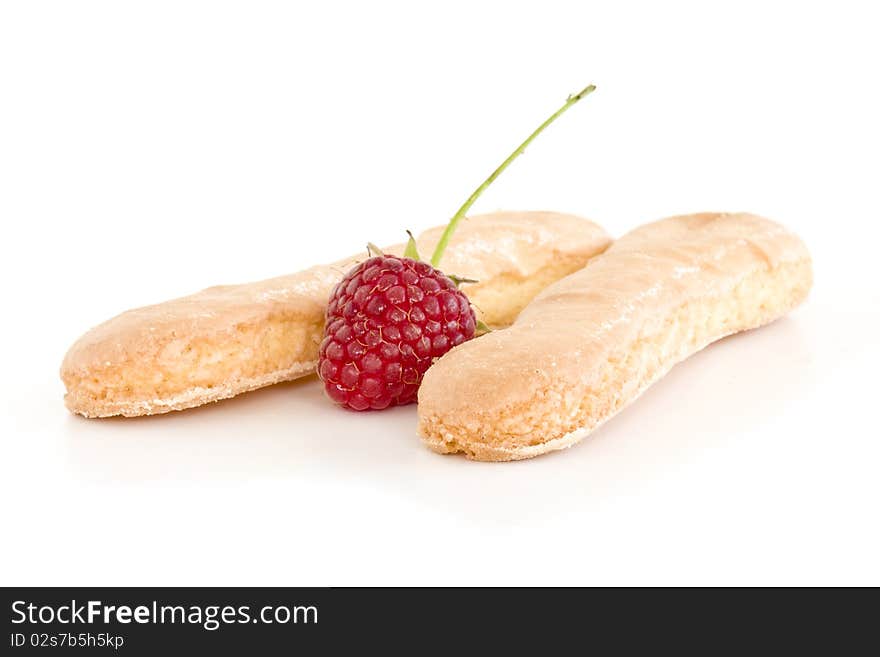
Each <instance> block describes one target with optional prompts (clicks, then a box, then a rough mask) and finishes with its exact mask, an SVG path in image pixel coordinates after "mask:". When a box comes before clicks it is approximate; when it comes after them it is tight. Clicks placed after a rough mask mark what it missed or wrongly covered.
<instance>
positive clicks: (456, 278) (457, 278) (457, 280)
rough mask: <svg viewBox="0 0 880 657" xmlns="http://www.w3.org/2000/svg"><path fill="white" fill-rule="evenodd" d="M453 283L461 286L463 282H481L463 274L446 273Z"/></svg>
mask: <svg viewBox="0 0 880 657" xmlns="http://www.w3.org/2000/svg"><path fill="white" fill-rule="evenodd" d="M446 275H447V276H448V277H449V278H450V279H451V280H452V282H453V283H455V287H461V284H462V283H479V282H480V281H478V280H476V279H473V278H463V277H461V276H456V275H455V274H446Z"/></svg>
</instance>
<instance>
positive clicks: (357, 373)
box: [318, 85, 596, 411]
mask: <svg viewBox="0 0 880 657" xmlns="http://www.w3.org/2000/svg"><path fill="white" fill-rule="evenodd" d="M595 88H596V87H595V86H594V85H589V86H588V87H586V88H585V89H583V90H582V91H580V92H579V93H577V94H573V95H571V96H569V97H568V99H567V100H566V102H565V104H564V105H563V106H562V107H561V108H560V109H558V110H557V111H556V112H555V113H554V114H552V115H551V116H550V118H548V119H547V120H546V121H544V123H542V124H541V125H540V126H538V128H537V130H535V131H534V132H533V133H532V134H531V135H529V136H528V137H527V138H526V140H525V141H524V142H523V143H522V144H520V145H519V146H518V147H517V148H516V150H514V151H513V153H511V154H510V155H509V156H508V157H507V159H506V160H504V162H502V163H501V165H500V166H499V167H498V168H497V169H495V171H493V172H492V174H491V175H490V176H489V177H488V178H487V179H486V180H485V181H483V184H481V185H480V186H479V187H477V189H476V190H474V192H473V193H472V194H471V195H470V196H469V197H468V199H467V201H465V202H464V204H463V205H462V206H461V207H460V208H459V209H458V212H456V213H455V215H454V216H453V217H452V219H450V221H449V224H448V225H447V226H446V229H445V230H444V231H443V234H442V235H441V236H440V240H439V241H438V242H437V246H436V247H435V248H434V253H433V254H432V255H431V261H430V263H428V262H423V261H422V259H421V258H420V257H419V254H418V250H417V248H416V243H415V240H414V239H413V237H412V234H410V236H409V243H408V244H407V247H406V250H405V251H404V253H403V257H398V256H392V255H385V254H383V253H382V252H381V251H379V249H377V248H375V247H373V246H372V245H370V246H369V248H370V252H371V253H377V254H378V255H376V256H374V257H370V258H369V259H367V260H365V261H364V262H362V263H360V264H358V265H356V266H355V267H354V268H353V269H352V270H351V271H349V272H348V273H347V274H346V275H345V278H343V279H342V281H340V282H339V284H337V285H336V287H335V288H333V292H331V293H330V301H329V304H328V306H327V315H326V324H325V326H324V339H323V340H322V341H321V350H320V354H319V356H318V376H319V377H321V380H322V381H323V382H324V390H325V391H326V392H327V396H328V397H330V399H332V400H333V401H334V402H336V403H337V404H340V405H342V406H346V407H348V408H351V409H353V410H356V411H366V410H369V409H373V410H381V409H383V408H388V407H389V406H398V405H402V404H409V403H411V402H414V401H415V400H416V396H417V394H418V390H419V385H420V384H421V382H422V376H424V374H425V372H426V371H427V369H428V368H429V367H430V366H431V363H433V362H434V359H436V358H439V357H440V356H442V355H443V354H445V353H446V352H447V351H449V350H450V349H452V348H453V347H455V346H457V345H459V344H461V343H462V342H464V341H465V340H470V339H471V338H473V337H474V334H475V331H476V329H477V328H479V329H480V330H481V331H485V330H488V328H487V327H485V326H483V325H482V324H481V323H479V322H478V321H477V318H476V316H475V315H474V310H473V308H471V304H470V302H469V301H468V298H467V297H466V296H465V295H464V293H463V292H462V291H461V290H459V289H458V284H459V283H464V282H467V283H476V282H477V281H472V280H468V279H463V278H458V277H454V276H453V277H450V276H447V275H446V274H444V273H443V272H442V271H440V270H439V269H437V267H439V265H440V260H441V259H442V258H443V253H444V252H445V251H446V247H447V246H448V245H449V240H450V238H451V237H452V234H453V233H454V232H455V229H456V227H457V226H458V224H459V223H460V222H461V220H462V219H464V217H465V214H466V213H467V211H468V210H470V208H471V206H472V205H473V204H474V202H475V201H476V200H477V198H479V196H480V194H482V193H483V192H484V191H485V189H486V188H487V187H488V186H489V185H491V184H492V182H493V181H494V180H495V179H496V178H497V177H498V176H499V175H501V173H502V172H503V171H504V170H505V169H506V168H507V167H508V166H509V165H510V163H511V162H513V160H515V159H516V158H517V157H519V156H520V155H521V154H522V152H523V151H524V150H525V149H526V146H528V145H529V144H530V143H531V142H532V140H533V139H534V138H535V137H537V136H538V135H539V134H541V132H542V131H543V130H544V128H546V127H547V126H548V125H550V124H551V123H553V121H555V120H556V119H557V118H559V117H560V116H562V114H563V113H564V112H565V111H566V110H567V109H568V108H569V107H571V106H572V105H574V104H575V103H576V102H578V101H579V100H580V99H581V98H583V97H584V96H586V95H588V94H590V93H592V92H593V91H594V90H595Z"/></svg>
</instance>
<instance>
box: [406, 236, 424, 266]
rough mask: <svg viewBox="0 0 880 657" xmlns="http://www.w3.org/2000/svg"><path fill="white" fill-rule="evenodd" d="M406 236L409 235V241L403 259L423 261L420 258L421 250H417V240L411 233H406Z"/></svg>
mask: <svg viewBox="0 0 880 657" xmlns="http://www.w3.org/2000/svg"><path fill="white" fill-rule="evenodd" d="M406 234H407V235H409V240H408V241H407V243H406V250H405V251H404V252H403V257H404V258H410V259H412V260H421V258H420V257H419V250H418V249H417V248H416V238H415V237H413V234H412V233H411V232H409V231H406Z"/></svg>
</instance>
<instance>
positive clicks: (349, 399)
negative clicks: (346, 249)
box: [318, 255, 476, 411]
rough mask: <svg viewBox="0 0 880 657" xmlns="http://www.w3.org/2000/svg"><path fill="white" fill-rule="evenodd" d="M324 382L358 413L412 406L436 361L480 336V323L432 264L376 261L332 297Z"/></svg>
mask: <svg viewBox="0 0 880 657" xmlns="http://www.w3.org/2000/svg"><path fill="white" fill-rule="evenodd" d="M326 320H327V322H326V326H325V329H324V339H323V341H322V342H321V353H320V356H319V360H318V376H320V377H321V380H322V381H323V382H324V389H325V390H326V391H327V395H328V396H329V397H330V399H332V400H333V401H335V402H336V403H338V404H341V405H342V406H347V407H348V408H351V409H354V410H356V411H365V410H367V409H375V410H379V409H383V408H387V407H389V406H397V405H403V404H409V403H411V402H413V401H415V399H416V393H417V392H418V389H419V384H420V383H421V382H422V376H423V375H424V373H425V371H426V370H427V369H428V368H429V367H430V366H431V363H432V362H433V361H434V359H435V358H439V357H440V356H442V355H443V354H445V353H446V352H447V351H449V350H450V349H452V347H454V346H456V345H458V344H461V343H462V342H464V341H465V340H470V339H471V338H473V337H474V331H475V329H476V317H475V316H474V311H473V309H472V308H471V304H470V302H469V301H468V299H467V297H466V296H465V295H464V294H463V293H462V292H461V291H460V290H459V289H458V287H457V286H456V284H455V283H454V282H453V281H452V279H451V278H449V277H448V276H446V275H445V274H444V273H443V272H441V271H439V270H437V269H434V268H433V267H432V266H431V265H429V264H428V263H426V262H420V261H418V260H413V259H411V258H399V257H397V256H386V255H383V256H376V257H372V258H369V259H368V260H365V261H364V262H362V263H360V264H359V265H357V266H356V267H354V268H353V269H352V270H351V271H350V272H349V273H348V274H347V275H346V276H345V278H343V279H342V281H341V282H340V283H339V284H338V285H337V286H336V287H335V288H334V289H333V292H332V293H331V294H330V303H329V305H328V306H327V316H326Z"/></svg>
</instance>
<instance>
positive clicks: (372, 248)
mask: <svg viewBox="0 0 880 657" xmlns="http://www.w3.org/2000/svg"><path fill="white" fill-rule="evenodd" d="M367 255H368V256H370V257H371V258H372V257H373V256H374V255H377V256H383V255H385V253H384V252H383V251H382V249H380V248H379V247H378V246H376V245H375V244H373V243H372V242H367Z"/></svg>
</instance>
